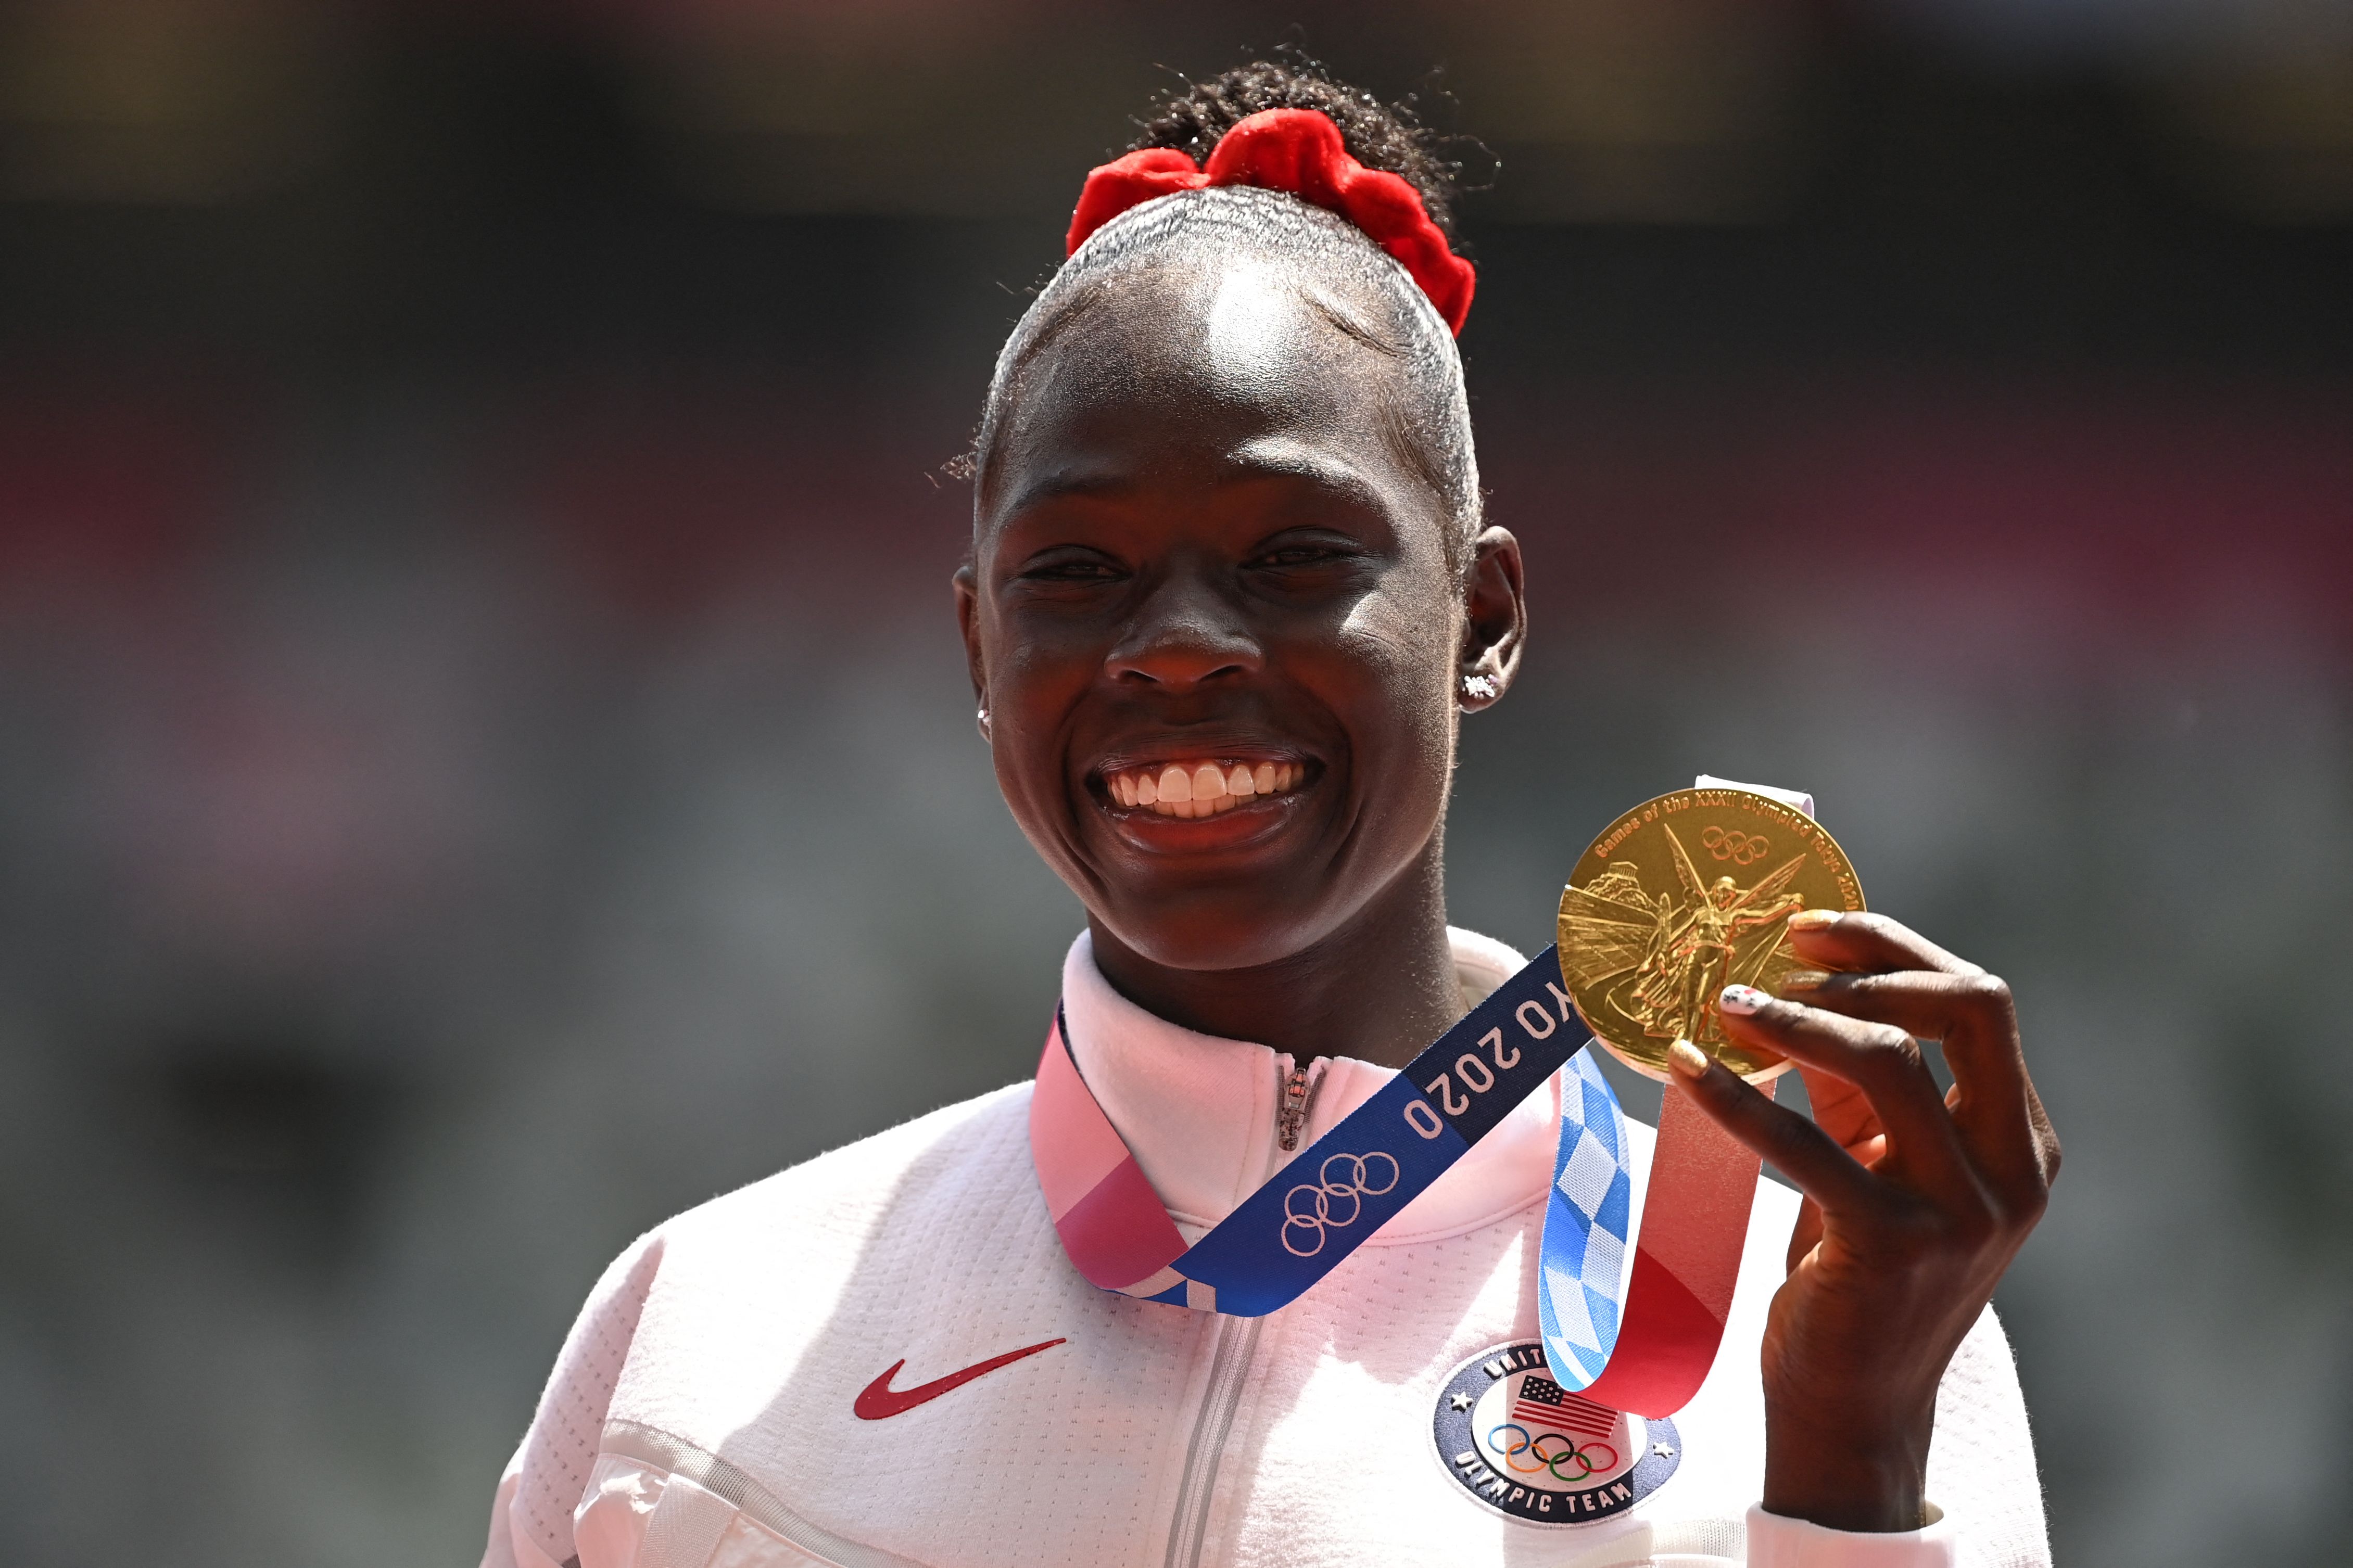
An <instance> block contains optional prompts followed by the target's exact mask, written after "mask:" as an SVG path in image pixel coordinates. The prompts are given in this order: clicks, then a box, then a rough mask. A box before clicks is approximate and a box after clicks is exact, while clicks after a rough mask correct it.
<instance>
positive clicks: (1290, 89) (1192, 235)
mask: <svg viewBox="0 0 2353 1568" xmlns="http://www.w3.org/2000/svg"><path fill="white" fill-rule="evenodd" d="M1268 109H1312V110H1319V111H1321V112H1322V113H1324V115H1326V116H1328V117H1329V118H1330V119H1331V121H1332V122H1333V123H1334V124H1335V125H1336V126H1338V127H1339V130H1340V139H1341V141H1342V142H1343V143H1344V144H1345V146H1346V148H1347V150H1348V153H1349V154H1350V155H1351V156H1353V157H1354V158H1356V161H1357V162H1358V163H1362V164H1364V165H1365V166H1366V168H1368V169H1385V170H1387V171H1388V172H1389V173H1390V174H1397V175H1399V176H1401V177H1402V178H1404V179H1405V180H1406V181H1407V182H1408V183H1409V184H1411V185H1412V186H1413V187H1414V189H1415V190H1417V191H1418V192H1419V193H1420V195H1421V199H1422V205H1424V206H1425V207H1426V208H1427V209H1428V210H1429V213H1430V221H1431V222H1433V223H1435V224H1436V225H1437V226H1439V228H1440V231H1441V232H1443V233H1445V234H1447V235H1448V236H1449V237H1450V239H1451V236H1452V233H1453V228H1452V225H1453V210H1452V203H1453V198H1454V193H1455V177H1456V174H1457V173H1458V170H1457V166H1456V165H1455V164H1454V163H1451V162H1450V161H1449V160H1448V159H1446V158H1445V157H1444V156H1442V155H1441V153H1440V146H1439V139H1438V138H1437V137H1436V136H1435V135H1434V134H1433V133H1432V132H1430V130H1429V129H1428V128H1426V127H1425V126H1423V125H1422V124H1421V123H1420V121H1419V120H1418V119H1416V118H1415V116H1414V115H1413V114H1412V112H1411V111H1410V110H1407V109H1404V108H1399V107H1392V106H1389V105H1386V104H1383V103H1381V102H1380V101H1378V100H1376V99H1375V98H1374V97H1373V96H1372V94H1370V93H1367V92H1363V91H1360V90H1358V89H1355V88H1352V87H1349V86H1347V85H1346V84H1345V83H1343V82H1338V81H1335V80H1334V79H1332V78H1330V77H1329V76H1327V75H1325V74H1324V71H1323V69H1322V68H1321V67H1319V66H1317V65H1316V64H1315V63H1314V61H1312V60H1308V59H1305V58H1303V57H1301V58H1293V59H1290V60H1286V61H1285V62H1283V63H1280V64H1277V63H1271V62H1268V61H1265V60H1260V61H1257V62H1254V63H1252V64H1250V65H1246V66H1240V67H1238V68H1235V69H1233V70H1229V71H1227V72H1225V73H1224V74H1223V75H1220V76H1217V77H1213V78H1211V79H1208V81H1203V82H1197V83H1195V84H1193V85H1192V86H1191V87H1189V88H1186V89H1181V90H1179V91H1176V92H1174V93H1172V94H1170V95H1169V96H1168V97H1167V98H1166V99H1165V100H1162V102H1161V103H1160V104H1159V105H1158V106H1157V112H1156V113H1155V115H1154V117H1153V118H1152V119H1151V120H1149V121H1145V122H1144V127H1143V134H1142V135H1141V136H1139V137H1138V138H1137V139H1136V141H1135V142H1134V145H1133V146H1132V147H1131V149H1130V151H1134V150H1136V149H1140V148H1145V147H1173V148H1176V149H1177V150H1178V151H1180V152H1183V153H1187V155H1189V156H1190V157H1192V158H1193V159H1194V160H1195V162H1197V163H1198V162H1200V161H1202V160H1204V159H1206V158H1207V157H1208V154H1209V152H1210V150H1211V149H1213V148H1214V147H1216V146H1217V144H1218V142H1219V139H1220V138H1221V137H1223V136H1224V135H1225V133H1226V132H1228V131H1229V130H1231V129H1232V128H1233V126H1234V125H1235V124H1236V123H1237V122H1239V121H1241V120H1243V119H1245V118H1247V117H1248V116H1250V115H1252V114H1256V113H1258V112H1260V111H1261V110H1268ZM1245 257H1246V258H1251V259H1254V260H1260V261H1266V262H1271V263H1273V264H1274V265H1277V266H1280V267H1283V268H1293V269H1296V270H1298V271H1300V272H1303V273H1304V274H1305V275H1306V276H1307V277H1308V278H1309V279H1312V280H1313V281H1314V282H1315V283H1318V284H1322V285H1324V286H1325V288H1324V289H1321V290H1319V292H1323V293H1325V294H1330V295H1336V296H1338V297H1339V298H1341V299H1344V300H1345V301H1346V302H1347V304H1348V306H1349V307H1350V309H1348V310H1346V311H1345V313H1344V314H1342V315H1338V316H1333V315H1332V313H1331V312H1329V311H1328V310H1327V311H1326V314H1327V316H1331V319H1332V320H1333V321H1334V324H1335V326H1337V327H1339V328H1340V330H1342V331H1345V332H1346V334H1347V335H1348V336H1349V337H1351V338H1354V339H1355V340H1356V342H1359V343H1361V344H1363V345H1365V346H1366V347H1367V348H1369V349H1372V350H1374V351H1376V352H1377V353H1380V354H1382V355H1384V356H1385V357H1388V358H1389V359H1391V360H1393V361H1395V362H1396V363H1397V364H1398V369H1399V371H1400V373H1401V379H1402V383H1403V390H1402V396H1401V398H1400V407H1399V409H1398V426H1399V427H1398V428H1397V429H1396V430H1394V431H1393V433H1392V434H1393V438H1394V441H1395V444H1396V446H1397V447H1398V450H1399V452H1400V454H1401V455H1402V456H1403V457H1404V458H1406V459H1407V461H1408V462H1409V463H1410V464H1411V465H1412V466H1413V467H1414V468H1415V469H1416V470H1417V471H1418V472H1419V474H1420V476H1421V477H1422V479H1424V480H1426V481H1427V482H1428V483H1429V484H1430V487H1431V489H1433V490H1435V491H1436V492H1437V493H1438V495H1439V496H1440V499H1441V500H1443V501H1444V503H1445V506H1446V510H1447V515H1448V518H1449V520H1450V521H1451V523H1452V525H1453V526H1452V528H1451V530H1450V532H1449V537H1448V539H1447V541H1446V544H1447V558H1448V561H1449V563H1450V564H1451V565H1452V566H1453V567H1454V568H1455V570H1456V571H1457V572H1458V573H1460V572H1461V570H1463V569H1464V568H1465V567H1466V566H1467V564H1468V563H1469V560H1470V553H1471V542H1472V540H1474V539H1476V538H1477V537H1478V533H1479V529H1480V494H1479V464H1478V458H1477V456H1476V454H1475V453H1474V451H1473V449H1472V440H1471V409H1470V404H1469V401H1468V399H1467V398H1466V396H1465V395H1464V392H1463V386H1462V359H1461V353H1459V352H1458V351H1457V350H1456V348H1455V343H1454V335H1453V333H1452V332H1451V331H1449V330H1448V329H1447V326H1446V323H1445V322H1444V321H1441V320H1440V318H1439V315H1438V311H1437V310H1436V309H1435V308H1434V307H1433V306H1432V305H1431V304H1430V299H1429V297H1428V296H1427V295H1425V294H1424V293H1423V292H1422V291H1421V288H1420V286H1419V284H1417V283H1415V282H1414V280H1413V279H1412V277H1411V276H1410V275H1409V274H1408V273H1407V271H1406V270H1405V268H1403V267H1402V266H1400V265H1399V264H1398V262H1397V261H1396V260H1395V259H1394V258H1391V257H1390V256H1389V255H1388V253H1387V252H1385V251H1383V250H1382V249H1381V248H1380V247H1378V246H1377V245H1376V244H1375V243H1374V242H1373V241H1372V239H1371V238H1370V237H1367V236H1366V234H1365V232H1364V231H1363V230H1362V229H1359V228H1357V227H1356V226H1355V225H1353V224H1351V223H1350V222H1348V220H1347V219H1345V218H1344V217H1341V216H1338V215H1336V214H1335V213H1330V212H1326V211H1324V209H1323V208H1321V207H1317V206H1313V205H1309V204H1308V203H1306V202H1303V201H1301V200H1300V199H1299V198H1297V197H1295V196H1292V195H1285V194H1283V193H1281V192H1277V191H1266V190H1261V189H1258V188H1256V187H1255V186H1250V185H1220V186H1213V187H1209V188H1207V189H1202V190H1193V191H1185V192H1180V193H1179V194H1177V195H1171V196H1165V197H1162V198H1160V199H1159V200H1156V201H1151V202H1146V203H1145V204H1144V205H1141V206H1137V207H1132V208H1130V209H1129V210H1128V211H1127V212H1125V213H1123V214H1121V215H1120V216H1117V217H1115V218H1113V219H1112V220H1111V221H1110V222H1109V223H1106V224H1104V225H1103V227H1101V228H1100V229H1097V230H1096V231H1095V233H1094V234H1093V235H1092V237H1090V238H1089V239H1088V240H1087V241H1086V243H1085V244H1083V245H1082V246H1081V247H1079V248H1078V250H1077V251H1076V252H1074V253H1073V254H1072V255H1071V258H1070V259H1069V260H1067V261H1065V262H1064V263H1063V264H1062V266H1061V268H1060V271H1058V272H1056V273H1055V274H1054V276H1053V278H1052V279H1050V281H1049V282H1048V283H1047V284H1046V286H1045V288H1044V289H1041V290H1039V294H1038V297H1037V299H1036V300H1033V301H1032V302H1031V303H1030V306H1029V310H1028V311H1027V312H1026V313H1025V314H1024V315H1023V316H1022V318H1021V321H1020V322H1019V324H1018V325H1017V326H1016V327H1015V328H1014V329H1013V333H1012V335H1011V336H1010V337H1008V339H1007V340H1006V342H1005V347H1004V348H1003V349H1002V350H1001V351H1000V352H999V353H998V354H997V371H996V374H995V375H993V376H992V377H991V378H990V381H989V386H988V399H987V404H986V405H984V408H983V411H982V415H981V425H980V436H979V440H978V442H977V443H976V446H975V448H974V459H975V464H976V468H977V469H978V470H979V471H981V472H983V473H985V472H986V470H987V466H988V459H989V454H990V451H991V449H992V448H993V447H994V446H995V443H996V438H997V428H998V426H999V424H1000V422H1001V420H1002V418H1003V416H1004V414H1005V411H1006V409H1007V408H1008V406H1009V405H1010V404H1011V402H1012V400H1013V399H1014V398H1015V397H1017V396H1018V395H1019V393H1020V391H1021V383H1022V380H1023V373H1024V371H1025V369H1026V367H1027V365H1028V364H1029V361H1030V359H1031V358H1032V357H1033V356H1034V355H1035V354H1036V353H1037V352H1038V351H1039V349H1040V348H1042V347H1044V346H1045V344H1046V343H1047V342H1050V341H1051V340H1052V339H1053V338H1054V337H1055V336H1057V335H1058V334H1059V332H1060V329H1061V328H1062V327H1064V326H1066V325H1068V324H1069V323H1070V322H1071V320H1072V318H1074V317H1075V316H1076V315H1077V314H1078V313H1079V312H1080V311H1082V310H1083V309H1084V307H1085V306H1086V305H1087V304H1088V303H1090V302H1091V301H1092V300H1095V299H1097V298H1100V297H1101V296H1102V295H1103V293H1104V292H1105V291H1106V290H1107V289H1109V288H1110V287H1112V286H1113V285H1114V283H1115V281H1116V280H1117V279H1119V278H1120V277H1121V275H1123V274H1125V273H1130V272H1134V271H1138V270H1142V269H1145V268H1194V269H1200V270H1205V271H1206V270H1217V269H1221V268H1224V267H1226V266H1227V265H1228V264H1229V263H1230V262H1231V261H1233V260H1234V259H1235V258H1245ZM1366 311H1369V314H1366Z"/></svg>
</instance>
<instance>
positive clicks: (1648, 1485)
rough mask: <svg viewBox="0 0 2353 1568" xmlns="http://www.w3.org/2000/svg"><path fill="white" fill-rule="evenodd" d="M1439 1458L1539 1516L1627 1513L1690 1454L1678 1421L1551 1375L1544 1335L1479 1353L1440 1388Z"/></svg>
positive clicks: (1466, 1483)
mask: <svg viewBox="0 0 2353 1568" xmlns="http://www.w3.org/2000/svg"><path fill="white" fill-rule="evenodd" d="M1430 1435H1431V1437H1432V1439H1433V1440H1434V1441H1435V1442H1436V1444H1437V1446H1438V1462H1439V1463H1440V1465H1442V1466H1444V1467H1445V1468H1446V1473H1447V1474H1448V1475H1451V1476H1452V1477H1453V1478H1454V1479H1455V1480H1456V1481H1457V1482H1458V1483H1459V1484H1460V1485H1461V1487H1462V1488H1463V1489H1465V1490H1466V1491H1468V1492H1469V1493H1470V1494H1471V1495H1472V1497H1474V1498H1476V1499H1478V1500H1479V1501H1480V1502H1482V1503H1483V1504H1485V1505H1486V1506H1487V1507H1488V1508H1491V1509H1493V1510H1495V1511H1496V1512H1498V1513H1500V1514H1503V1515H1504V1516H1505V1517H1506V1518H1509V1519H1517V1520H1525V1521H1527V1522H1529V1523H1531V1524H1589V1523H1591V1522H1593V1521H1596V1520H1601V1519H1607V1518H1609V1516H1610V1515H1612V1514H1618V1513H1623V1512H1625V1511H1626V1510H1628V1509H1630V1508H1632V1507H1633V1506H1634V1505H1635V1504H1636V1503H1638V1502H1641V1500H1643V1499H1644V1498H1646V1497H1649V1496H1650V1495H1651V1493H1652V1492H1654V1491H1656V1490H1658V1489H1659V1488H1660V1487H1661V1486H1662V1485H1663V1484H1664V1483H1665V1481H1666V1479H1667V1478H1668V1477H1669V1476H1672V1475H1673V1474H1674V1473H1675V1467H1676V1466H1678V1465H1680V1464H1682V1463H1683V1440H1682V1439H1681V1438H1680V1437H1678V1436H1676V1435H1675V1424H1674V1423H1673V1422H1672V1421H1669V1420H1667V1419H1665V1418H1664V1417H1655V1418H1650V1417H1644V1416H1641V1415H1633V1414H1631V1413H1630V1412H1626V1411H1619V1410H1611V1409H1609V1408H1608V1407H1607V1406H1605V1405H1596V1404H1595V1403H1593V1401H1591V1400H1589V1399H1587V1398H1584V1397H1582V1396H1581V1395H1578V1394H1571V1393H1570V1392H1568V1391H1567V1389H1564V1388H1563V1387H1561V1386H1560V1384H1556V1383H1555V1382H1554V1381H1553V1380H1552V1375H1551V1371H1550V1369H1549V1368H1547V1367H1546V1365H1545V1354H1544V1344H1543V1342H1541V1341H1538V1340H1523V1341H1519V1342H1514V1343H1512V1344H1507V1345H1498V1346H1496V1347H1495V1348H1494V1349H1493V1350H1491V1351H1486V1352H1482V1353H1481V1354H1478V1355H1475V1356H1472V1358H1471V1359H1470V1360H1469V1361H1466V1362H1464V1363H1462V1364H1461V1366H1458V1367H1456V1368H1455V1369H1454V1373H1453V1375H1452V1376H1451V1377H1449V1378H1448V1379H1447V1380H1446V1386H1445V1387H1444V1388H1443V1389H1441V1390H1440V1392H1439V1395H1438V1409H1437V1412H1436V1414H1435V1415H1433V1416H1432V1417H1431V1420H1430Z"/></svg>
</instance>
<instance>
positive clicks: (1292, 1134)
mask: <svg viewBox="0 0 2353 1568" xmlns="http://www.w3.org/2000/svg"><path fill="white" fill-rule="evenodd" d="M1306 1124H1307V1069H1306V1068H1292V1069H1291V1076H1290V1077H1289V1078H1288V1079H1284V1080H1283V1085H1282V1104H1281V1105H1279V1106H1277V1107H1276V1108H1275V1112H1274V1126H1275V1133H1276V1136H1275V1142H1276V1143H1277V1144H1278V1145H1279V1146H1280V1147H1281V1148H1282V1152H1284V1153H1286V1154H1293V1153H1297V1152H1298V1151H1299V1130H1300V1129H1301V1128H1302V1127H1304V1126H1305V1125H1306Z"/></svg>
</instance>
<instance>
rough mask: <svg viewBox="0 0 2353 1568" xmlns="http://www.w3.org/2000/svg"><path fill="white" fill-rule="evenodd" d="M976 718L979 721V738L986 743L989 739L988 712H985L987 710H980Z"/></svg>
mask: <svg viewBox="0 0 2353 1568" xmlns="http://www.w3.org/2000/svg"><path fill="white" fill-rule="evenodd" d="M976 717H977V718H978V719H979V721H980V738H981V739H982V740H984V741H986V740H987V739H989V733H988V710H987V709H986V708H984V709H982V710H980V711H979V713H978V714H977V715H976Z"/></svg>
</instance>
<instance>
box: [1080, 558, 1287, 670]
mask: <svg viewBox="0 0 2353 1568" xmlns="http://www.w3.org/2000/svg"><path fill="white" fill-rule="evenodd" d="M1264 662H1265V658H1264V655H1263V652H1262V650H1261V648H1260V647H1259V643H1258V639H1257V638H1256V637H1253V636H1252V635H1251V634H1250V628H1249V626H1247V625H1245V624H1244V622H1243V620H1242V617H1241V616H1240V614H1239V613H1238V608H1237V606H1235V605H1232V604H1231V603H1229V601H1228V600H1227V598H1226V597H1225V595H1221V594H1219V593H1218V592H1217V591H1216V589H1215V587H1214V586H1213V585H1211V584H1206V583H1201V582H1198V581H1191V580H1183V579H1174V578H1172V579H1170V580H1168V581H1166V582H1164V583H1162V584H1160V585H1159V586H1158V587H1156V588H1155V589H1154V591H1153V592H1152V593H1151V595H1149V596H1147V597H1146V598H1145V601H1144V602H1143V603H1142V604H1141V605H1137V606H1136V609H1135V613H1134V616H1132V617H1131V618H1130V619H1129V621H1128V623H1127V626H1125V627H1124V629H1123V631H1122V633H1121V635H1120V637H1119V640H1118V641H1117V642H1116V643H1114V644H1113V647H1112V651H1111V656H1110V658H1108V659H1107V660H1106V661H1105V664H1106V667H1107V668H1108V669H1109V671H1110V674H1111V677H1112V679H1114V680H1120V681H1128V682H1137V681H1148V682H1150V683H1152V684H1153V685H1155V686H1162V687H1166V688H1169V689H1187V688H1190V687H1194V686H1198V685H1200V684H1202V683H1203V682H1205V681H1209V680H1214V679H1219V677H1221V676H1227V675H1242V674H1248V673H1250V672H1252V671H1255V670H1257V669H1258V668H1261V666H1262V665H1263V664H1264Z"/></svg>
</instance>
